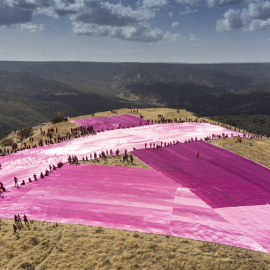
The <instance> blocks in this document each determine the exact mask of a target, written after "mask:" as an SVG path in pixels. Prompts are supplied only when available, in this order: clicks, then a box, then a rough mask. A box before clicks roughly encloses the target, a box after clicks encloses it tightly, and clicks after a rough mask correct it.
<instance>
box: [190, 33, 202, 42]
mask: <svg viewBox="0 0 270 270" xmlns="http://www.w3.org/2000/svg"><path fill="white" fill-rule="evenodd" d="M188 40H189V41H198V40H200V39H199V38H197V37H196V36H195V35H193V34H189V36H188Z"/></svg>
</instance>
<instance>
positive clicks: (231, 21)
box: [216, 0, 270, 32]
mask: <svg viewBox="0 0 270 270" xmlns="http://www.w3.org/2000/svg"><path fill="white" fill-rule="evenodd" d="M254 1H256V2H252V3H249V4H248V6H247V7H246V8H243V9H242V10H241V11H240V10H233V9H230V10H228V11H227V12H225V13H224V15H223V16H224V19H223V20H218V21H217V28H216V29H217V31H220V32H222V31H231V30H235V29H243V30H244V31H258V30H262V29H268V28H269V24H270V23H269V20H270V1H261V0H254Z"/></svg>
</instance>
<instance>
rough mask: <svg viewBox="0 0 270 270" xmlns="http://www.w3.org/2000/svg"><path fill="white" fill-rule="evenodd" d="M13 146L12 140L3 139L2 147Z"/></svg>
mask: <svg viewBox="0 0 270 270" xmlns="http://www.w3.org/2000/svg"><path fill="white" fill-rule="evenodd" d="M10 145H11V140H10V139H8V138H6V139H3V140H2V141H1V146H3V147H5V146H10Z"/></svg>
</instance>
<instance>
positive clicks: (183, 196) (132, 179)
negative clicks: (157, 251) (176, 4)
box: [0, 164, 266, 252]
mask: <svg viewBox="0 0 270 270" xmlns="http://www.w3.org/2000/svg"><path fill="white" fill-rule="evenodd" d="M17 213H19V214H21V215H22V214H24V213H25V214H26V215H27V216H28V218H29V219H34V220H45V221H53V222H62V223H75V224H85V225H91V226H102V227H108V228H117V229H125V230H133V231H141V232H149V233H158V234H167V235H174V236H181V237H186V238H191V239H196V240H203V241H210V242H215V243H221V244H227V245H233V246H238V247H243V248H249V249H253V250H257V251H262V252H266V250H265V249H264V248H263V247H262V246H261V245H260V244H258V243H257V242H256V241H254V240H253V239H252V238H251V237H249V235H248V234H246V233H245V232H244V231H243V230H241V229H238V227H237V226H234V224H231V223H230V221H228V220H226V219H224V218H223V217H221V216H220V215H219V214H218V213H216V212H215V211H214V210H213V209H212V208H211V207H209V206H208V205H207V204H205V203H204V202H203V201H202V200H201V199H200V198H198V197H197V196H196V195H194V194H193V193H192V192H191V191H190V190H189V189H187V188H181V187H179V184H177V183H175V182H174V181H172V180H171V179H169V178H167V177H165V176H163V175H162V174H160V173H158V172H156V171H154V170H147V169H134V168H123V167H109V166H98V165H80V166H75V165H69V164H65V165H64V166H63V168H61V169H58V170H56V171H54V172H53V173H51V175H50V176H48V177H46V178H45V179H42V180H38V181H35V182H33V183H30V184H27V185H26V186H24V187H21V188H20V189H13V190H12V191H11V192H8V193H6V194H5V198H4V199H1V210H0V217H1V218H12V217H13V216H14V214H17Z"/></svg>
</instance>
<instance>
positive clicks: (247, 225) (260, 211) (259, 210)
mask: <svg viewBox="0 0 270 270" xmlns="http://www.w3.org/2000/svg"><path fill="white" fill-rule="evenodd" d="M215 211H216V212H217V213H218V214H220V215H221V216H222V217H223V218H224V219H226V220H228V221H229V222H230V223H231V224H232V225H234V227H236V228H239V229H240V230H241V231H243V232H245V234H246V235H248V236H249V237H251V238H252V239H253V240H255V241H256V242H257V243H260V245H261V246H262V247H263V248H264V249H265V250H266V251H267V252H268V253H270V226H269V224H270V205H269V204H266V205H254V206H241V207H226V208H219V209H215Z"/></svg>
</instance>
